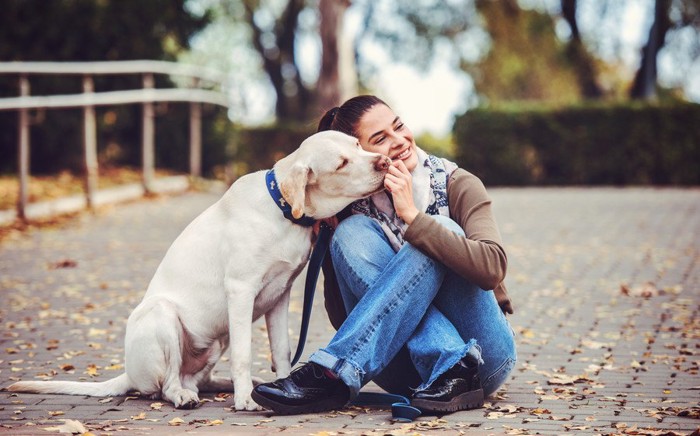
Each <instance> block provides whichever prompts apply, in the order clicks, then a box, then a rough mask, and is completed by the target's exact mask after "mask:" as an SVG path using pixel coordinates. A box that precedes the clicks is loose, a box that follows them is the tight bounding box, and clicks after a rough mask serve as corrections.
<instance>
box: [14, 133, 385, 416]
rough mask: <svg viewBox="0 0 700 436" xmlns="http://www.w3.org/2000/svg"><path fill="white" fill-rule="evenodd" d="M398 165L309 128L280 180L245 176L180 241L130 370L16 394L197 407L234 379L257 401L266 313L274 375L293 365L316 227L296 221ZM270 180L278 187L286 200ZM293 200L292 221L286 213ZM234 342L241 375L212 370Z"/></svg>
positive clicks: (138, 313) (134, 345)
mask: <svg viewBox="0 0 700 436" xmlns="http://www.w3.org/2000/svg"><path fill="white" fill-rule="evenodd" d="M390 163H391V161H390V160H389V158H388V157H386V156H383V155H380V154H376V153H369V152H366V151H363V150H362V148H361V147H360V145H359V143H358V142H357V139H355V138H353V137H351V136H347V135H345V134H343V133H340V132H335V131H326V132H320V133H317V134H315V135H312V136H311V137H309V138H308V139H306V140H305V141H304V142H303V143H302V144H301V146H300V147H299V148H298V149H297V150H296V151H294V152H293V153H291V154H290V155H288V156H287V157H285V158H283V159H281V160H279V161H278V162H277V163H276V164H275V166H274V168H273V171H274V174H273V176H272V177H271V178H270V174H271V173H270V172H268V173H267V174H266V172H265V171H259V172H256V173H252V174H248V175H246V176H244V177H242V178H240V179H239V180H237V181H236V182H235V183H234V184H233V185H232V186H231V187H230V188H229V190H228V191H227V192H226V193H225V194H224V195H223V197H222V198H221V199H220V200H219V201H218V202H216V203H215V204H213V205H212V206H211V207H209V208H208V209H207V210H205V211H204V212H203V213H202V214H201V215H199V216H198V217H197V218H195V219H194V221H192V223H190V224H189V226H187V228H185V230H184V231H183V232H182V234H181V235H180V236H179V237H178V238H177V239H176V240H175V242H174V243H173V244H172V246H171V247H170V249H169V250H168V252H167V253H166V255H165V258H164V259H163V261H162V262H161V264H160V266H159V267H158V269H157V271H156V273H155V275H154V277H153V279H152V280H151V283H150V285H149V286H148V290H147V291H146V295H145V296H144V299H143V301H142V302H141V303H140V304H139V305H138V306H137V307H136V309H135V310H134V311H133V313H132V314H131V316H129V320H128V322H127V326H126V338H125V347H124V353H125V357H124V361H125V367H126V372H125V373H124V374H122V375H120V376H118V377H116V378H113V379H111V380H107V381H104V382H99V383H89V382H87V383H86V382H74V381H25V382H17V383H15V384H13V385H11V386H9V388H8V390H10V391H13V392H35V393H61V394H73V395H92V396H110V395H124V394H126V393H127V392H128V391H139V392H140V393H141V394H143V395H147V396H150V397H151V398H163V399H166V400H168V401H171V402H172V403H173V404H174V405H175V406H176V407H178V408H191V407H195V406H196V405H197V404H198V403H199V397H198V392H199V391H200V390H209V391H212V390H214V391H216V390H228V391H230V390H231V387H232V386H233V388H234V403H235V408H236V410H255V409H258V408H259V407H258V406H257V405H256V404H255V402H254V401H253V400H252V398H251V396H250V394H251V391H252V389H253V381H252V377H251V339H252V338H251V330H252V325H251V322H252V321H255V320H256V319H258V318H259V317H261V316H262V315H265V321H266V323H267V330H268V338H269V341H270V349H271V352H272V367H273V369H274V370H275V371H276V373H277V377H286V376H287V375H288V374H289V372H290V370H291V368H290V348H289V334H288V326H287V311H288V308H289V294H290V287H291V285H292V282H293V281H294V279H295V278H296V277H297V275H298V274H299V273H300V272H301V270H302V269H303V268H304V265H305V264H306V262H307V260H308V258H309V255H310V251H311V243H312V232H313V231H312V228H311V227H304V226H302V225H298V224H296V223H294V222H292V219H300V218H302V216H306V217H312V218H317V219H318V218H327V217H331V216H333V215H335V214H337V213H338V212H339V211H340V210H342V209H343V208H344V207H345V206H347V205H348V204H350V203H351V202H352V201H354V200H357V199H360V198H363V197H367V196H369V195H372V194H374V193H376V192H379V191H380V190H382V189H383V180H384V176H385V174H386V172H387V169H388V167H389V165H390ZM266 176H267V180H266ZM268 188H269V189H274V190H277V189H278V190H279V194H280V195H279V198H276V200H275V196H274V195H271V192H268ZM276 203H277V204H276ZM287 203H288V204H289V206H291V208H290V210H291V215H292V217H290V218H289V219H287V218H285V216H284V215H283V213H282V210H280V206H286V205H287ZM229 344H231V379H232V380H231V379H228V378H226V377H215V376H212V375H211V370H212V368H213V367H214V365H215V364H216V362H218V360H219V358H220V357H221V356H222V354H223V353H224V352H225V351H226V349H227V348H228V346H229ZM232 383H233V385H232Z"/></svg>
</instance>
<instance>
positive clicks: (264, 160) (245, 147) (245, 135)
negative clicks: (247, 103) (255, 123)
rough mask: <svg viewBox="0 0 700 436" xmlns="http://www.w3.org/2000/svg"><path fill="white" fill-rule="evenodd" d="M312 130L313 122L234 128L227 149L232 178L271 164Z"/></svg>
mask: <svg viewBox="0 0 700 436" xmlns="http://www.w3.org/2000/svg"><path fill="white" fill-rule="evenodd" d="M315 132H316V129H315V127H314V126H305V125H303V124H298V125H288V126H287V125H285V126H278V125H274V126H269V127H257V128H248V129H242V128H241V129H236V130H235V131H234V132H233V135H232V140H231V141H230V143H229V148H228V150H227V157H228V159H229V160H230V161H233V162H234V164H235V170H234V172H235V174H234V175H233V176H234V178H237V177H240V176H242V175H244V174H247V173H250V172H253V171H257V170H262V169H267V168H272V166H273V165H274V164H275V162H277V161H278V160H279V159H281V158H283V157H284V156H286V155H288V154H289V153H291V152H293V151H294V150H296V149H297V148H298V147H299V145H300V144H301V143H302V142H303V141H304V140H305V139H306V138H308V137H309V136H311V135H313V134H314V133H315Z"/></svg>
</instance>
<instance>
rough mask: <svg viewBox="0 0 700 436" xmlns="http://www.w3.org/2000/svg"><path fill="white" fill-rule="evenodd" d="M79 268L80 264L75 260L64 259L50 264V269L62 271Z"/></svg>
mask: <svg viewBox="0 0 700 436" xmlns="http://www.w3.org/2000/svg"><path fill="white" fill-rule="evenodd" d="M77 266H78V262H76V261H74V260H73V259H63V260H59V261H58V262H54V263H50V264H49V269H60V268H75V267H77Z"/></svg>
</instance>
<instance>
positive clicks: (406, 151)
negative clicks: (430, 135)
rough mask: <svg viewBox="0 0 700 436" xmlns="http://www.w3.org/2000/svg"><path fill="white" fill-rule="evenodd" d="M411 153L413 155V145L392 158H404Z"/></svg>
mask: <svg viewBox="0 0 700 436" xmlns="http://www.w3.org/2000/svg"><path fill="white" fill-rule="evenodd" d="M410 155H411V147H408V148H407V149H406V150H404V151H402V152H401V153H399V154H398V155H396V156H394V157H392V158H391V160H397V159H398V160H404V159H406V158H407V157H409V156H410Z"/></svg>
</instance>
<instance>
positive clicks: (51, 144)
mask: <svg viewBox="0 0 700 436" xmlns="http://www.w3.org/2000/svg"><path fill="white" fill-rule="evenodd" d="M185 1H186V0H148V1H140V0H100V1H96V0H62V1H59V0H51V1H46V0H6V1H4V2H3V11H2V14H0V61H3V62H4V61H93V60H102V61H103V60H129V59H154V60H174V59H175V56H176V54H177V53H178V52H179V51H181V50H183V49H184V48H186V47H187V45H188V41H189V38H190V37H191V36H192V35H193V34H194V33H195V32H196V31H198V30H200V29H201V28H203V27H204V25H206V23H207V22H208V20H209V18H208V16H206V15H204V16H201V17H194V16H191V15H189V14H187V13H186V12H185V9H184V4H185ZM29 81H30V87H31V90H30V93H31V94H32V95H57V94H74V93H80V92H82V85H81V77H79V76H73V77H65V76H62V77H54V76H46V75H31V76H29ZM156 86H157V87H170V86H172V83H170V81H169V80H168V79H167V78H165V77H162V76H157V77H156ZM140 87H141V78H140V77H138V76H136V75H131V76H123V75H120V76H99V77H96V78H95V90H96V91H97V92H101V91H112V90H120V89H136V88H140ZM18 92H19V89H18V78H17V77H16V76H10V75H0V97H14V96H17V95H18ZM158 108H159V109H158V113H157V115H158V118H157V121H156V128H157V134H156V144H157V145H156V153H157V156H156V159H157V163H158V164H162V165H164V166H169V167H170V168H172V169H178V170H186V169H187V168H188V166H187V164H186V163H183V162H187V145H186V144H187V141H188V132H187V130H186V129H187V126H188V123H187V121H186V119H187V118H186V117H185V114H186V111H187V105H186V104H170V105H167V106H166V105H160V106H159V107H158ZM217 111H218V112H217V113H218V115H216V116H214V115H213V114H210V115H209V117H210V118H211V119H212V120H213V118H216V117H217V116H225V113H224V111H223V110H222V109H218V110H217ZM81 114H82V110H81V109H51V110H45V111H44V110H41V111H32V119H33V124H32V126H31V133H30V138H31V154H30V156H31V164H30V165H31V171H32V173H34V174H38V173H52V172H57V171H59V170H62V169H70V170H74V171H80V170H82V115H81ZM97 120H98V148H99V150H98V151H99V153H100V160H101V164H105V165H110V164H115V165H139V164H140V162H141V108H140V106H139V105H127V106H115V107H107V108H98V110H97ZM212 123H213V121H207V120H205V121H204V122H203V130H204V132H203V139H204V141H205V142H204V147H205V150H204V153H205V154H204V157H203V159H204V161H205V162H207V160H206V159H208V156H207V149H208V148H209V149H210V150H211V148H216V147H217V146H218V147H219V148H221V150H223V146H224V142H220V143H218V144H208V143H207V142H206V139H207V138H211V137H212V135H214V136H215V135H216V133H215V132H216V131H217V128H215V127H214V126H213V124H212ZM170 132H172V133H173V134H169V133H170ZM175 132H177V134H174V133H175ZM183 153H185V154H183ZM213 154H216V152H213ZM221 154H223V151H221V153H219V155H221ZM0 155H2V156H3V159H2V160H1V161H0V172H7V173H14V172H16V161H17V113H16V112H11V111H3V112H0ZM171 165H172V166H171ZM205 168H206V167H205Z"/></svg>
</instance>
